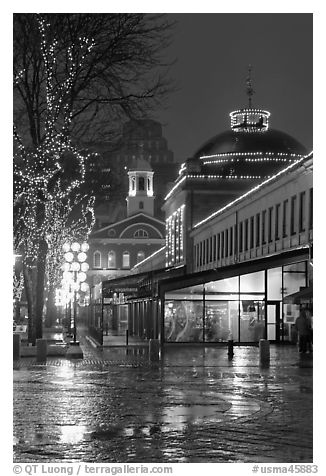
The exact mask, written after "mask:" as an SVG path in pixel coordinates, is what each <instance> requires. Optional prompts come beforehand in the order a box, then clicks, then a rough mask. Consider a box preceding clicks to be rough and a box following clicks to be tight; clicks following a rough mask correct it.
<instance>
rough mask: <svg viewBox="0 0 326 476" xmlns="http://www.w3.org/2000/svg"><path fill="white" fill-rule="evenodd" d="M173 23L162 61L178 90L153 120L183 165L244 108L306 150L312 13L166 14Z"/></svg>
mask: <svg viewBox="0 0 326 476" xmlns="http://www.w3.org/2000/svg"><path fill="white" fill-rule="evenodd" d="M169 17H170V18H171V19H173V20H177V25H176V26H175V28H174V34H173V43H172V45H171V47H170V48H169V50H168V52H167V58H169V59H171V60H173V59H176V60H177V61H176V64H175V65H174V66H173V67H172V69H171V75H172V76H173V77H174V78H175V80H176V81H177V85H178V88H179V89H178V90H177V91H176V92H174V93H173V94H171V95H170V98H169V100H168V103H167V105H166V108H165V110H163V111H160V112H158V114H157V115H156V117H155V118H156V119H157V120H159V121H161V122H162V123H163V134H164V136H165V137H166V138H167V140H168V144H169V148H170V149H172V150H173V151H174V154H175V159H176V160H177V161H183V160H184V159H186V158H188V157H191V156H192V155H193V154H194V152H195V151H196V149H198V148H199V146H200V145H202V144H203V143H204V142H206V140H208V139H209V138H211V137H212V136H214V135H216V134H218V133H220V132H223V131H225V130H227V129H229V128H230V120H229V113H230V112H231V111H232V110H235V109H238V108H241V107H245V106H247V105H248V98H247V96H246V93H245V80H246V77H247V71H248V65H249V64H251V65H252V78H253V87H254V90H255V94H254V96H253V106H254V107H259V108H263V109H267V110H268V111H270V112H271V117H270V127H271V128H273V129H278V130H282V131H283V132H286V133H288V134H290V135H292V136H293V137H294V138H296V139H297V140H298V141H299V142H301V143H302V144H303V145H305V146H306V147H307V148H308V150H312V126H313V124H312V113H313V111H312V106H313V104H312V93H313V87H312V80H313V77H312V76H313V71H312V66H313V64H312V61H313V56H312V23H313V22H312V14H294V13H290V14H273V13H269V14H260V13H257V14H249V13H248V14H246V13H243V14H238V13H237V14H222V13H207V14H206V13H204V14H196V13H195V14H190V13H189V14H186V13H183V14H171V15H169Z"/></svg>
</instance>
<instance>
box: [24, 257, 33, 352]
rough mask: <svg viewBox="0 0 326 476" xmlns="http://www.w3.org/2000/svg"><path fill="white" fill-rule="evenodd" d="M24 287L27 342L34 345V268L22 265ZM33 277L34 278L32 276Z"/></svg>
mask: <svg viewBox="0 0 326 476" xmlns="http://www.w3.org/2000/svg"><path fill="white" fill-rule="evenodd" d="M23 272H24V287H25V294H26V300H27V310H28V327H27V328H28V342H29V343H31V344H33V345H35V341H36V338H35V326H34V303H35V292H34V288H35V286H34V283H35V267H31V266H26V265H24V271H23ZM33 275H34V276H33Z"/></svg>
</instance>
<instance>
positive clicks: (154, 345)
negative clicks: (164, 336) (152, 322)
mask: <svg viewBox="0 0 326 476" xmlns="http://www.w3.org/2000/svg"><path fill="white" fill-rule="evenodd" d="M160 347H161V346H160V341H159V340H158V339H150V340H149V359H150V360H159V359H160Z"/></svg>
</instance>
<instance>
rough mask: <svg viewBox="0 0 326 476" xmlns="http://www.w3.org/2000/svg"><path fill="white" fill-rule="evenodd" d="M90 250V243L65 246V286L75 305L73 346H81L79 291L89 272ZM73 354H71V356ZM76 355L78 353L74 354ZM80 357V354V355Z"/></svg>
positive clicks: (75, 243) (74, 243) (70, 299)
mask: <svg viewBox="0 0 326 476" xmlns="http://www.w3.org/2000/svg"><path fill="white" fill-rule="evenodd" d="M88 249H89V245H88V243H82V244H80V243H78V242H76V241H75V242H73V243H72V244H70V243H65V244H64V245H63V251H64V259H65V262H64V264H63V266H62V269H63V281H62V282H63V284H64V286H65V289H66V293H67V296H68V301H69V302H70V303H73V322H72V325H71V323H70V325H69V328H72V329H73V341H71V342H70V345H71V346H79V342H78V341H77V301H78V299H79V294H78V291H79V290H80V289H81V288H82V287H83V283H84V281H85V280H86V277H87V276H86V272H87V271H88V268H89V266H88V264H87V263H86V259H87V254H86V252H87V251H88ZM71 353H72V352H70V354H71ZM74 353H75V354H76V352H74ZM78 356H79V354H78Z"/></svg>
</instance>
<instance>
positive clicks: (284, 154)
mask: <svg viewBox="0 0 326 476" xmlns="http://www.w3.org/2000/svg"><path fill="white" fill-rule="evenodd" d="M257 156H270V157H272V156H273V157H276V158H277V157H302V154H295V153H287V152H225V153H221V154H212V155H201V156H200V157H199V159H200V160H203V159H210V158H214V157H216V158H219V157H257ZM263 158H264V157H263ZM266 159H267V157H266Z"/></svg>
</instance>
